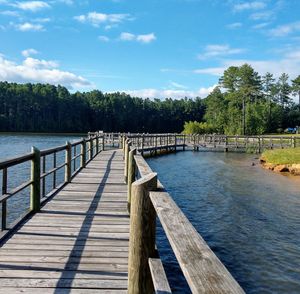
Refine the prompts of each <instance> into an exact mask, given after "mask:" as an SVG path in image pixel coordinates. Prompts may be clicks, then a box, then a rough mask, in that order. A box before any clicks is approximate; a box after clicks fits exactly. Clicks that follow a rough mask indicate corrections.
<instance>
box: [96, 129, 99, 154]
mask: <svg viewBox="0 0 300 294" xmlns="http://www.w3.org/2000/svg"><path fill="white" fill-rule="evenodd" d="M98 153H99V133H98V132H97V134H96V155H97V154H98Z"/></svg>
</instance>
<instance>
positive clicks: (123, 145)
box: [122, 134, 126, 152]
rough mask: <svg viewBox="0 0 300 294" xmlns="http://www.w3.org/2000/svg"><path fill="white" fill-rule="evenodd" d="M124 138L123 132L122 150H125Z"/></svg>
mask: <svg viewBox="0 0 300 294" xmlns="http://www.w3.org/2000/svg"><path fill="white" fill-rule="evenodd" d="M125 140H126V137H125V134H123V137H122V149H123V152H125Z"/></svg>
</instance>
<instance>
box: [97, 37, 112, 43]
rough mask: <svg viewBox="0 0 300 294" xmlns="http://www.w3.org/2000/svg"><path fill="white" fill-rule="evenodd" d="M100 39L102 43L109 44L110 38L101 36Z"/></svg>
mask: <svg viewBox="0 0 300 294" xmlns="http://www.w3.org/2000/svg"><path fill="white" fill-rule="evenodd" d="M98 39H99V40H100V41H101V42H109V41H110V40H109V38H108V37H107V36H99V37H98Z"/></svg>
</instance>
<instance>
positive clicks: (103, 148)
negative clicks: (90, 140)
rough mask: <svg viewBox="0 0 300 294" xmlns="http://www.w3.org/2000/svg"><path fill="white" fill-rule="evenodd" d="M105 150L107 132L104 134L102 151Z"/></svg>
mask: <svg viewBox="0 0 300 294" xmlns="http://www.w3.org/2000/svg"><path fill="white" fill-rule="evenodd" d="M104 150H105V134H103V136H102V151H104Z"/></svg>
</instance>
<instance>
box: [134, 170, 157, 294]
mask: <svg viewBox="0 0 300 294" xmlns="http://www.w3.org/2000/svg"><path fill="white" fill-rule="evenodd" d="M156 188H157V174H156V173H150V174H148V175H146V176H145V177H142V178H141V179H139V180H137V181H135V182H134V183H133V184H132V198H131V213H130V237H129V259H128V293H129V294H140V293H143V294H148V293H149V294H150V293H151V294H152V293H153V291H154V289H153V283H152V278H151V273H150V269H149V265H148V259H149V258H150V257H154V256H155V224H156V213H155V210H154V208H153V205H152V203H151V199H150V197H149V191H151V190H156Z"/></svg>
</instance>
